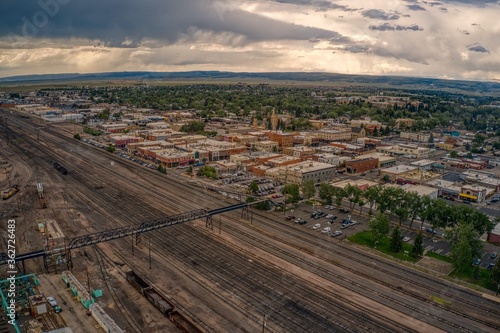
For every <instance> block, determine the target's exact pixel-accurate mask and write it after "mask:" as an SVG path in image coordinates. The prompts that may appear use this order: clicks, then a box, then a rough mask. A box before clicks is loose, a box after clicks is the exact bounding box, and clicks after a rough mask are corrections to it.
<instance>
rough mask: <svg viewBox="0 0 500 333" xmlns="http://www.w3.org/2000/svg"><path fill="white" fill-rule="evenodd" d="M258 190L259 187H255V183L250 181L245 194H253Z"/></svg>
mask: <svg viewBox="0 0 500 333" xmlns="http://www.w3.org/2000/svg"><path fill="white" fill-rule="evenodd" d="M258 190H259V185H257V182H256V181H255V180H252V182H251V183H250V184H248V188H247V192H248V193H252V194H255V193H257V191H258Z"/></svg>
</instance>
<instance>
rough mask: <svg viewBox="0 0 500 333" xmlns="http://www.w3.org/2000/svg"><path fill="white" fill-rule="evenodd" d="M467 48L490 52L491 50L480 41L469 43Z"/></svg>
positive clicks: (474, 50)
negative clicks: (479, 42)
mask: <svg viewBox="0 0 500 333" xmlns="http://www.w3.org/2000/svg"><path fill="white" fill-rule="evenodd" d="M467 50H469V51H473V52H481V53H490V51H488V50H487V49H486V48H485V47H484V46H482V45H480V44H478V43H474V44H470V45H467Z"/></svg>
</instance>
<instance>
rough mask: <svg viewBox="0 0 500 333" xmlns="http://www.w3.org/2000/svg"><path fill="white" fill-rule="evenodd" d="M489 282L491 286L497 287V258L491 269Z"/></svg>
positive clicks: (499, 274)
mask: <svg viewBox="0 0 500 333" xmlns="http://www.w3.org/2000/svg"><path fill="white" fill-rule="evenodd" d="M490 282H491V285H492V286H493V287H497V286H498V285H499V284H500V260H497V262H496V264H495V266H493V269H492V270H491V275H490Z"/></svg>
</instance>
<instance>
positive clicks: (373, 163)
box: [345, 157, 378, 173]
mask: <svg viewBox="0 0 500 333" xmlns="http://www.w3.org/2000/svg"><path fill="white" fill-rule="evenodd" d="M345 167H346V172H347V173H361V172H366V171H369V170H372V169H376V168H377V167H378V158H372V157H367V158H360V159H354V160H350V161H347V162H346V164H345Z"/></svg>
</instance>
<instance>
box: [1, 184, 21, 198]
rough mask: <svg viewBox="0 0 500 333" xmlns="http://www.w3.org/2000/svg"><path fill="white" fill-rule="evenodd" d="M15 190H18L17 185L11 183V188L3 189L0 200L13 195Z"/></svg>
mask: <svg viewBox="0 0 500 333" xmlns="http://www.w3.org/2000/svg"><path fill="white" fill-rule="evenodd" d="M17 191H19V188H18V186H17V185H13V186H12V187H11V188H8V189H6V190H3V191H2V200H7V199H9V198H10V197H11V196H13V195H14V194H16V193H17Z"/></svg>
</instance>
